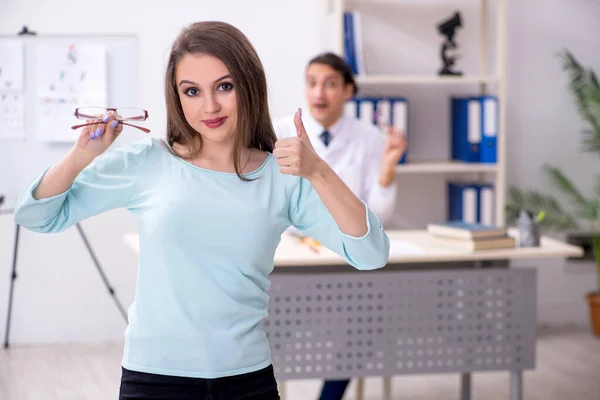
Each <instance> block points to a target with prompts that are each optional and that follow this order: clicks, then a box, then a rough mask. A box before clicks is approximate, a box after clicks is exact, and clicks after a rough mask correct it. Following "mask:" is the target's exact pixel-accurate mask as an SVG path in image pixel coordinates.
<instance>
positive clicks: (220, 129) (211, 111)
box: [175, 54, 238, 143]
mask: <svg viewBox="0 0 600 400" xmlns="http://www.w3.org/2000/svg"><path fill="white" fill-rule="evenodd" d="M175 84H176V86H177V90H178V92H179V98H180V99H181V100H180V101H181V107H182V109H183V113H184V115H185V118H186V120H187V122H188V124H189V125H190V126H191V127H192V128H194V130H196V132H198V133H200V135H202V139H203V140H207V141H210V142H215V143H216V142H221V143H223V142H231V143H233V140H234V138H235V134H236V127H237V119H238V110H237V97H236V91H235V87H234V84H233V80H232V78H231V76H230V75H229V71H228V69H227V67H226V66H225V64H224V63H223V62H222V61H221V60H219V59H218V58H216V57H213V56H211V55H208V54H186V55H185V56H184V57H183V58H182V59H181V60H180V61H179V63H178V65H177V69H176V72H175Z"/></svg>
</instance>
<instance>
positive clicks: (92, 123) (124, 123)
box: [71, 121, 150, 133]
mask: <svg viewBox="0 0 600 400" xmlns="http://www.w3.org/2000/svg"><path fill="white" fill-rule="evenodd" d="M119 123H120V124H123V125H127V126H131V127H133V128H138V129H139V130H141V131H144V132H146V133H150V129H148V128H144V127H143V126H137V125H132V124H128V123H127V122H123V121H119ZM95 124H98V122H88V123H85V124H81V125H75V126H72V127H71V129H79V128H83V127H84V126H89V125H95Z"/></svg>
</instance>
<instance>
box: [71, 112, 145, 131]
mask: <svg viewBox="0 0 600 400" xmlns="http://www.w3.org/2000/svg"><path fill="white" fill-rule="evenodd" d="M110 111H113V112H114V113H115V119H116V120H117V121H119V123H121V124H123V125H127V126H131V127H133V128H137V129H139V130H142V131H144V132H146V133H150V129H148V128H144V127H142V126H137V125H133V124H130V123H127V122H125V121H145V120H147V119H148V111H146V110H143V109H141V108H130V107H119V108H106V107H79V108H76V109H75V117H76V118H78V119H85V120H90V119H91V120H93V121H94V122H87V123H85V124H80V125H75V126H72V127H71V129H79V128H82V127H84V126H89V125H94V124H97V123H98V122H99V121H102V120H103V119H104V117H105V116H106V115H107V114H108V113H109V112H110Z"/></svg>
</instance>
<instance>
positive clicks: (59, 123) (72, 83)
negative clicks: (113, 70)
mask: <svg viewBox="0 0 600 400" xmlns="http://www.w3.org/2000/svg"><path fill="white" fill-rule="evenodd" d="M36 61H37V62H36V86H37V90H36V93H37V105H38V118H37V123H38V126H37V132H38V136H39V138H40V140H42V141H45V142H71V143H72V142H74V141H75V140H76V139H77V137H78V136H79V131H75V130H72V129H71V126H73V125H77V124H80V123H84V122H85V121H82V120H78V119H76V118H75V116H74V112H75V109H76V108H77V107H83V106H98V107H106V106H107V104H106V103H107V68H106V65H107V59H106V48H105V46H103V45H96V44H93V45H92V44H85V45H79V44H68V45H64V44H54V43H48V44H40V45H38V46H37V48H36Z"/></svg>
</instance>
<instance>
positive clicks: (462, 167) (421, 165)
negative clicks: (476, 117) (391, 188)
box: [396, 161, 498, 174]
mask: <svg viewBox="0 0 600 400" xmlns="http://www.w3.org/2000/svg"><path fill="white" fill-rule="evenodd" d="M497 170H498V166H497V165H496V164H483V163H467V162H460V161H439V162H432V161H428V162H410V163H406V164H401V165H398V166H397V167H396V173H397V174H432V173H433V174H435V173H461V172H464V173H496V172H497Z"/></svg>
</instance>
